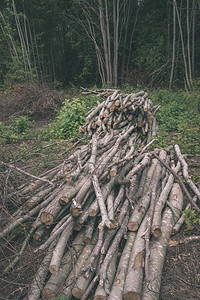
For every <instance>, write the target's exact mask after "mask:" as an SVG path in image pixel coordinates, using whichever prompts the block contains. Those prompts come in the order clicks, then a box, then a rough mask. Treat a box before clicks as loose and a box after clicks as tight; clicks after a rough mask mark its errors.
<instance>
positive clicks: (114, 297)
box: [108, 232, 136, 300]
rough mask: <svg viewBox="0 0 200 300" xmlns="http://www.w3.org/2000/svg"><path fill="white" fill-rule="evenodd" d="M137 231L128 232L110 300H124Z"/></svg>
mask: <svg viewBox="0 0 200 300" xmlns="http://www.w3.org/2000/svg"><path fill="white" fill-rule="evenodd" d="M135 237H136V233H135V232H128V238H127V241H126V244H125V246H124V248H123V252H122V255H121V258H120V261H119V264H118V268H117V273H116V276H115V279H114V283H113V285H112V289H111V293H110V295H109V297H108V300H122V297H123V295H122V293H123V288H124V282H125V278H126V274H127V270H128V264H129V259H130V254H131V249H132V247H133V245H134V242H135Z"/></svg>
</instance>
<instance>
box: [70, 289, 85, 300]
mask: <svg viewBox="0 0 200 300" xmlns="http://www.w3.org/2000/svg"><path fill="white" fill-rule="evenodd" d="M83 294H84V291H83V290H82V289H80V288H78V287H75V288H73V290H72V295H73V296H74V297H76V298H77V299H81V297H82V296H83Z"/></svg>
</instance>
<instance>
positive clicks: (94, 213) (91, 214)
mask: <svg viewBox="0 0 200 300" xmlns="http://www.w3.org/2000/svg"><path fill="white" fill-rule="evenodd" d="M88 215H89V216H90V217H95V216H96V215H97V210H96V209H93V208H90V209H89V210H88Z"/></svg>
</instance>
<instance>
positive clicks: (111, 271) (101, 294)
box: [94, 250, 118, 300]
mask: <svg viewBox="0 0 200 300" xmlns="http://www.w3.org/2000/svg"><path fill="white" fill-rule="evenodd" d="M117 256H118V251H117V250H116V251H115V253H114V255H113V257H112V259H111V262H110V265H109V267H108V271H107V277H108V283H107V285H108V287H107V286H106V287H105V289H104V288H103V287H102V286H101V285H98V287H97V289H96V291H95V295H94V300H106V299H107V294H110V287H111V286H112V283H113V278H114V275H115V272H116V262H117Z"/></svg>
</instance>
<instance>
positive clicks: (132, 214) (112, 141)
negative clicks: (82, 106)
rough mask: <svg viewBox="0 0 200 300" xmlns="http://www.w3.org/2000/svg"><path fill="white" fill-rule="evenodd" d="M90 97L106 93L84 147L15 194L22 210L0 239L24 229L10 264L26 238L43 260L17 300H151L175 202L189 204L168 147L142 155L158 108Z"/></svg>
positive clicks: (136, 97)
mask: <svg viewBox="0 0 200 300" xmlns="http://www.w3.org/2000/svg"><path fill="white" fill-rule="evenodd" d="M86 92H90V91H86ZM97 92H98V94H99V93H103V95H104V96H105V95H106V93H110V94H109V95H108V94H107V96H108V97H107V99H106V100H104V101H103V102H102V103H99V104H98V106H97V107H95V108H94V109H93V110H92V111H90V112H89V114H88V116H87V117H86V124H85V126H82V127H81V128H80V131H81V132H84V133H87V134H91V135H92V138H91V141H90V142H89V143H88V144H87V145H83V146H81V147H79V148H78V149H77V151H75V152H74V153H73V154H72V155H71V156H69V157H68V159H67V160H66V161H65V163H64V164H62V166H60V167H58V168H55V169H53V170H50V171H49V172H48V174H44V175H43V176H41V177H37V179H36V180H35V181H33V182H32V183H31V184H27V185H24V186H22V187H21V188H20V189H19V190H18V191H17V193H18V194H19V195H20V197H21V199H22V202H23V203H22V205H21V207H19V209H18V210H17V211H16V212H15V213H14V215H12V216H10V223H9V224H7V225H6V226H5V227H4V228H3V230H2V231H1V233H0V237H1V238H6V236H7V235H9V234H10V233H11V232H13V230H14V229H15V228H16V227H18V226H22V227H23V228H24V230H26V229H25V225H26V222H27V221H29V222H30V221H31V222H32V227H31V228H30V232H29V234H28V235H27V239H26V240H25V242H24V243H23V246H22V251H20V254H19V255H21V254H22V252H23V250H24V248H25V246H26V244H27V243H28V241H29V240H30V239H31V238H32V239H35V240H37V242H38V243H39V246H38V247H37V248H35V249H34V252H37V253H43V252H44V253H46V254H45V257H44V259H43V262H42V264H41V266H40V268H39V270H38V273H37V274H35V276H34V280H33V283H32V285H31V287H30V290H29V292H28V294H27V299H35V300H37V299H40V297H43V298H44V299H55V297H58V296H60V295H65V297H66V299H71V298H72V297H73V296H74V297H75V298H77V299H82V300H84V299H88V298H89V295H91V293H92V294H94V299H95V300H98V299H110V300H111V299H112V300H113V299H119V300H120V299H128V300H130V299H158V298H159V289H160V282H161V274H162V267H163V263H164V257H165V252H166V248H167V244H168V241H169V238H170V235H171V232H172V229H173V227H174V225H175V223H176V222H177V220H178V219H179V216H180V213H181V210H182V206H183V193H184V195H186V197H188V198H189V200H191V199H190V198H192V197H194V196H196V198H197V197H199V190H198V188H197V187H196V186H195V185H194V183H193V182H192V181H191V179H189V178H188V173H187V167H186V165H187V164H186V161H185V159H184V158H183V157H182V155H181V153H180V149H179V148H178V145H176V146H175V151H174V150H173V147H169V148H168V149H167V150H162V149H155V150H154V151H153V152H148V147H149V146H150V145H152V143H153V142H154V141H155V140H153V139H152V137H153V136H154V129H153V128H154V126H155V117H154V115H155V112H156V110H157V108H158V107H155V106H153V104H152V102H151V100H150V99H149V98H148V94H147V93H145V92H143V91H141V92H139V93H132V94H130V95H124V94H121V93H119V91H117V90H114V91H110V90H109V91H106V90H103V91H97ZM12 167H13V166H12ZM181 171H182V172H183V175H184V178H185V179H186V180H187V181H188V185H189V187H190V190H187V188H186V186H185V185H184V184H183V182H182V181H181V178H180V172H181ZM177 173H178V174H179V175H178V174H177ZM177 178H178V182H177ZM44 179H45V180H44ZM182 190H183V192H182ZM195 200H196V199H195ZM194 203H195V201H194ZM191 204H192V202H191ZM195 205H196V207H195V208H196V209H197V210H198V209H199V208H198V204H197V203H195ZM33 220H34V221H33ZM18 260H19V259H15V261H14V262H11V264H10V266H7V268H6V269H5V270H4V271H5V272H7V271H8V270H9V269H11V268H13V267H14V265H15V264H16V263H17V261H18ZM40 277H41V280H40V282H39V284H38V285H37V282H38V278H40ZM149 295H150V296H149ZM148 297H149V298H148Z"/></svg>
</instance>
